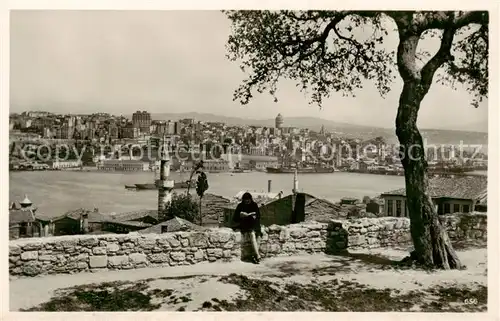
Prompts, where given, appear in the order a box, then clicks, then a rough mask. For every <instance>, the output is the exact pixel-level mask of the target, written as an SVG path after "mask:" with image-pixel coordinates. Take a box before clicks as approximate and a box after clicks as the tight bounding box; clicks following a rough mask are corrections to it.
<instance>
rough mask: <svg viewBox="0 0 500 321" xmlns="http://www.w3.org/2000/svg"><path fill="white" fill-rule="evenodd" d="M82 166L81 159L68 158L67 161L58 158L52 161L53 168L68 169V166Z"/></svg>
mask: <svg viewBox="0 0 500 321" xmlns="http://www.w3.org/2000/svg"><path fill="white" fill-rule="evenodd" d="M78 167H82V161H81V160H67V161H61V160H58V159H56V160H55V161H54V162H53V163H52V168H53V169H67V168H78Z"/></svg>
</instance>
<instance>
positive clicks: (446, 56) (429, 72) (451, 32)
mask: <svg viewBox="0 0 500 321" xmlns="http://www.w3.org/2000/svg"><path fill="white" fill-rule="evenodd" d="M455 31H456V29H455V28H448V29H445V30H444V31H443V36H442V39H441V46H440V47H439V50H438V52H437V53H436V54H435V55H434V56H433V57H432V58H431V59H430V60H429V61H428V62H427V63H426V64H425V66H424V67H422V72H421V76H422V84H423V85H424V86H425V88H427V90H428V89H429V87H430V86H431V84H432V78H433V77H434V73H435V72H436V70H438V69H439V67H441V66H442V65H443V64H444V63H445V62H448V61H453V60H454V58H453V56H452V55H451V45H452V44H453V37H454V36H455Z"/></svg>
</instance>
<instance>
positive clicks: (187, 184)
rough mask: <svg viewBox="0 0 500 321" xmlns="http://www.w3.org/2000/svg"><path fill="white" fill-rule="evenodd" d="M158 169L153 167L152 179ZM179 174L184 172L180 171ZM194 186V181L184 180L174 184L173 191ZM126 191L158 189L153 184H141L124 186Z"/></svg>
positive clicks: (155, 166)
mask: <svg viewBox="0 0 500 321" xmlns="http://www.w3.org/2000/svg"><path fill="white" fill-rule="evenodd" d="M158 169H159V165H158V164H155V165H154V168H153V170H154V177H155V178H156V176H157V172H158ZM181 172H184V171H183V170H182V169H181ZM195 185H196V182H195V181H189V180H184V181H179V182H174V189H185V188H188V187H194V186H195ZM125 188H126V189H135V190H157V189H158V187H157V186H156V184H155V183H143V184H139V183H137V184H134V185H125Z"/></svg>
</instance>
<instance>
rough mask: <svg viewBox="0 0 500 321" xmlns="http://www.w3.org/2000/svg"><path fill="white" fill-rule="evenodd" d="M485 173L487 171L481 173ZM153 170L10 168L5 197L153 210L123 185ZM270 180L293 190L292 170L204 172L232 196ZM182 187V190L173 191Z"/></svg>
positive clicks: (362, 183) (48, 211)
mask: <svg viewBox="0 0 500 321" xmlns="http://www.w3.org/2000/svg"><path fill="white" fill-rule="evenodd" d="M171 174H172V175H171V179H174V180H186V179H187V178H188V175H187V174H183V175H182V176H181V174H178V173H171ZM483 174H485V172H483ZM153 176H154V175H153V174H152V173H150V172H140V173H117V172H115V173H103V172H79V171H74V172H71V171H47V172H43V171H40V172H10V179H9V180H10V186H9V198H10V201H11V202H14V201H21V200H22V199H23V198H24V195H25V194H27V195H28V197H29V199H30V200H31V201H32V202H33V203H34V204H35V205H36V206H37V207H38V211H39V212H40V213H43V214H44V215H48V216H58V215H61V214H63V213H65V212H66V211H69V210H73V209H76V208H79V207H84V208H89V209H92V208H94V207H97V208H99V211H100V212H102V213H111V212H115V213H119V212H126V211H133V210H140V209H154V208H156V206H157V197H158V193H157V192H156V191H155V190H145V191H131V190H126V189H125V185H133V184H135V183H153V179H154V177H153ZM268 180H272V187H271V188H272V192H279V191H283V192H284V193H285V194H288V193H291V189H292V186H293V174H268V173H263V172H252V173H238V174H236V173H235V174H231V173H217V174H212V173H209V174H208V181H209V189H208V191H207V193H213V194H218V195H221V196H224V197H227V198H232V197H233V196H234V195H236V194H237V193H238V192H239V191H241V190H250V191H258V192H265V191H267V181H268ZM401 187H404V177H402V176H385V175H372V174H357V173H345V172H336V173H333V174H309V175H308V174H303V175H299V189H300V190H301V191H303V192H306V193H310V194H312V195H315V196H316V197H320V198H325V199H328V200H330V201H334V202H336V201H338V200H340V199H341V198H342V197H356V198H360V199H361V198H362V197H363V196H365V195H366V196H370V197H373V196H377V195H380V194H381V193H383V192H387V191H390V190H393V189H397V188H401ZM177 191H178V192H181V191H182V190H177Z"/></svg>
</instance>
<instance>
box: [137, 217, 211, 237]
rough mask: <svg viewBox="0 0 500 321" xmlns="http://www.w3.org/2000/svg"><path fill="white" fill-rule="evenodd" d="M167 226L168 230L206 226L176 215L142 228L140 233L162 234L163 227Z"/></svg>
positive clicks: (191, 229)
mask: <svg viewBox="0 0 500 321" xmlns="http://www.w3.org/2000/svg"><path fill="white" fill-rule="evenodd" d="M164 226H166V229H167V232H179V231H193V230H203V229H204V228H203V227H201V226H199V225H196V224H193V223H191V222H189V221H187V220H185V219H182V218H180V217H174V218H173V219H170V220H168V221H166V222H161V223H160V224H156V225H153V226H151V227H148V228H146V229H144V230H140V231H139V233H140V234H151V233H155V234H161V233H162V229H163V227H164Z"/></svg>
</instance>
